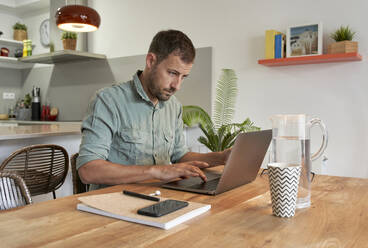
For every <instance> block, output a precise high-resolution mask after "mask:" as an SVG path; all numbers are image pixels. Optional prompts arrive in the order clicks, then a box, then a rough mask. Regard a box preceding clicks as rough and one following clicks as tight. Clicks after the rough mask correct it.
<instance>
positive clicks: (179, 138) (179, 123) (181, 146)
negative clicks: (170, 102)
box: [170, 105, 189, 163]
mask: <svg viewBox="0 0 368 248" xmlns="http://www.w3.org/2000/svg"><path fill="white" fill-rule="evenodd" d="M179 108H180V110H179V115H178V116H177V119H176V130H175V144H174V151H173V153H172V155H171V158H170V159H171V161H172V162H173V163H177V162H178V161H179V160H180V159H181V158H182V157H183V156H184V155H185V154H186V153H187V152H189V149H188V147H187V146H186V144H185V137H184V133H183V125H184V124H183V119H182V116H183V108H182V106H181V105H179Z"/></svg>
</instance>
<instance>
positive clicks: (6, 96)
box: [3, 92, 15, 100]
mask: <svg viewBox="0 0 368 248" xmlns="http://www.w3.org/2000/svg"><path fill="white" fill-rule="evenodd" d="M3 99H11V100H12V99H15V93H14V92H3Z"/></svg>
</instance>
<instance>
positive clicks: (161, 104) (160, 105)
mask: <svg viewBox="0 0 368 248" xmlns="http://www.w3.org/2000/svg"><path fill="white" fill-rule="evenodd" d="M141 74H142V71H141V70H138V71H137V73H136V74H134V76H133V81H134V86H135V88H136V90H137V93H138V95H139V96H140V97H141V98H142V99H143V100H145V101H147V102H149V103H151V104H152V105H153V103H152V102H151V100H150V99H149V97H148V96H147V93H146V92H145V91H144V89H143V85H142V82H141V80H140V79H139V76H140V75H141ZM164 106H165V101H158V104H157V105H156V106H155V108H156V109H157V108H163V107H164Z"/></svg>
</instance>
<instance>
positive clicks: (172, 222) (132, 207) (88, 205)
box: [77, 192, 211, 230]
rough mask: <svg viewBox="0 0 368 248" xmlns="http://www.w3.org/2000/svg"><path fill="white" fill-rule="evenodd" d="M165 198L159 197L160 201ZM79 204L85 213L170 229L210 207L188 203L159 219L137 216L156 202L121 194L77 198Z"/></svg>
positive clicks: (79, 208) (79, 207)
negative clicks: (141, 210)
mask: <svg viewBox="0 0 368 248" xmlns="http://www.w3.org/2000/svg"><path fill="white" fill-rule="evenodd" d="M166 199H167V198H164V197H160V201H164V200H166ZM78 200H79V201H81V203H79V204H78V205H77V209H78V210H81V211H85V212H90V213H94V214H99V215H103V216H107V217H111V218H116V219H120V220H124V221H129V222H135V223H139V224H143V225H149V226H154V227H159V228H162V229H165V230H167V229H170V228H172V227H174V226H177V225H179V224H181V223H183V222H185V221H187V220H189V219H192V218H194V217H196V216H198V215H200V214H203V213H205V212H206V211H208V210H209V209H210V208H211V205H208V204H202V203H196V202H188V203H189V205H188V206H187V207H185V208H182V209H179V210H177V211H175V212H173V213H170V214H168V215H165V216H161V217H149V216H143V215H139V214H137V211H138V209H140V208H143V207H147V206H149V205H152V204H154V203H156V202H154V201H150V200H145V199H140V198H137V197H132V196H127V195H123V194H122V193H121V192H116V193H109V194H100V195H91V196H83V197H79V198H78Z"/></svg>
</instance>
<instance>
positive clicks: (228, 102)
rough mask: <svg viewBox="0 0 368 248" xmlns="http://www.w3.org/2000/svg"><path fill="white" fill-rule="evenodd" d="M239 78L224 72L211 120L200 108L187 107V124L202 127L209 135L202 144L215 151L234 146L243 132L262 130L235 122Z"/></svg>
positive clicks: (248, 121) (203, 138)
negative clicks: (233, 120)
mask: <svg viewBox="0 0 368 248" xmlns="http://www.w3.org/2000/svg"><path fill="white" fill-rule="evenodd" d="M236 81H237V78H236V75H235V72H234V70H232V69H223V70H222V75H221V77H220V80H219V81H217V86H216V100H215V104H214V114H213V117H212V119H211V117H210V116H209V115H208V113H207V112H206V111H205V110H203V109H202V108H201V107H199V106H192V105H191V106H184V107H183V122H184V124H185V125H187V126H188V127H192V126H194V125H197V124H199V128H200V129H201V130H202V132H203V134H204V135H205V136H200V137H199V138H198V141H199V142H200V143H202V144H203V145H205V146H206V147H207V148H208V149H210V150H211V151H213V152H215V151H223V150H225V149H227V148H229V147H231V146H232V145H233V144H234V142H235V138H236V136H237V135H238V134H239V133H242V132H250V131H258V130H260V128H259V127H256V126H254V123H253V122H251V121H250V119H249V118H246V119H245V120H244V121H243V122H241V123H232V118H233V115H234V112H235V102H236V96H237V84H236Z"/></svg>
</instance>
